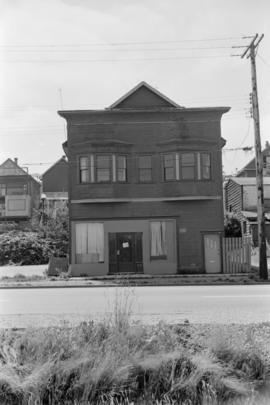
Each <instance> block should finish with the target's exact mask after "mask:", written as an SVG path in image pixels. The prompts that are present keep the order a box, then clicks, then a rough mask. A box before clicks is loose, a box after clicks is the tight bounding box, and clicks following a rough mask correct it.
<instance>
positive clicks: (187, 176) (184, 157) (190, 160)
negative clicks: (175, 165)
mask: <svg viewBox="0 0 270 405" xmlns="http://www.w3.org/2000/svg"><path fill="white" fill-rule="evenodd" d="M195 173H196V161H195V154H194V153H181V178H182V179H183V180H193V179H195V178H196V176H195Z"/></svg>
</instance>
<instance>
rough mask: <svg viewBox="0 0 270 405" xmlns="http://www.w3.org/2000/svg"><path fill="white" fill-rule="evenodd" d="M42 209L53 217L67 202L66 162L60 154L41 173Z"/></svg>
mask: <svg viewBox="0 0 270 405" xmlns="http://www.w3.org/2000/svg"><path fill="white" fill-rule="evenodd" d="M41 199H42V209H44V212H45V213H46V214H47V215H49V216H51V217H54V216H55V215H56V212H57V210H58V209H61V208H64V207H66V206H67V202H68V163H67V160H66V157H65V156H62V157H61V159H59V160H58V161H57V162H55V163H54V164H53V165H52V166H51V167H50V168H49V169H48V170H46V172H45V173H43V175H42V195H41Z"/></svg>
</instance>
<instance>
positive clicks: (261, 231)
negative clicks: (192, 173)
mask: <svg viewBox="0 0 270 405" xmlns="http://www.w3.org/2000/svg"><path fill="white" fill-rule="evenodd" d="M263 37H264V35H263V34H262V35H261V36H260V37H259V35H258V34H256V35H255V36H254V37H253V39H252V40H251V42H250V44H249V45H248V46H247V47H246V49H245V51H244V53H243V54H242V55H241V58H244V57H245V56H246V57H247V58H250V62H251V83H252V93H251V95H252V112H253V114H252V116H253V122H254V136H255V161H256V183H257V217H258V240H259V258H260V278H261V279H263V280H267V279H268V270H267V257H266V238H265V215H264V192H263V157H262V148H261V134H260V115H259V102H258V88H257V75H256V51H257V48H258V45H259V43H260V42H261V40H262V39H263ZM248 52H249V53H248Z"/></svg>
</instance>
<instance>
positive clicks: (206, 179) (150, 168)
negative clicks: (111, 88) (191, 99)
mask: <svg viewBox="0 0 270 405" xmlns="http://www.w3.org/2000/svg"><path fill="white" fill-rule="evenodd" d="M228 110H229V108H228V107H216V108H184V107H181V106H179V105H177V104H176V103H175V102H173V101H172V100H170V99H168V98H167V97H166V96H164V95H163V94H161V93H160V92H158V91H157V90H156V89H154V88H153V87H151V86H149V85H148V84H147V83H145V82H142V83H140V84H139V85H138V86H136V87H135V88H134V89H132V90H131V91H130V92H128V93H127V94H126V95H124V96H123V97H121V98H120V99H119V100H118V101H116V102H115V103H114V104H113V105H111V106H110V107H109V108H107V109H105V110H90V111H89V110H86V111H85V110H84V111H76V110H73V111H60V112H59V114H60V115H61V116H62V117H64V118H65V119H66V121H67V129H68V140H67V144H65V150H66V151H67V155H68V165H69V213H70V231H71V244H70V269H71V272H72V274H73V275H85V274H88V275H104V274H111V273H112V274H113V273H121V272H132V273H145V274H176V273H198V272H200V273H201V272H221V271H222V268H221V266H222V264H221V257H220V256H221V249H220V236H221V234H222V232H223V202H222V162H221V149H222V147H223V145H224V140H223V139H222V138H221V128H220V121H221V117H222V114H223V113H225V112H227V111H228Z"/></svg>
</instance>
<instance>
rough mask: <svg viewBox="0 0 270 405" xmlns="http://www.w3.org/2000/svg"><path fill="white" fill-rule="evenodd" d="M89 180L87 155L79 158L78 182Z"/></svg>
mask: <svg viewBox="0 0 270 405" xmlns="http://www.w3.org/2000/svg"><path fill="white" fill-rule="evenodd" d="M88 182H89V159H88V157H85V156H84V157H81V158H80V183H88Z"/></svg>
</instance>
